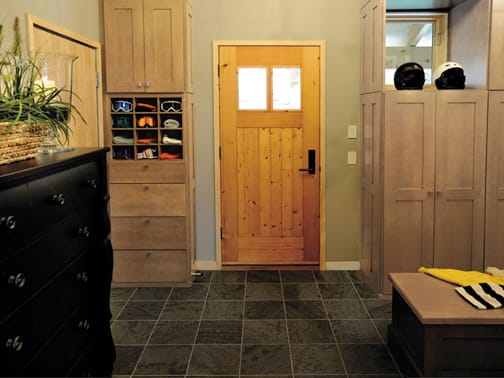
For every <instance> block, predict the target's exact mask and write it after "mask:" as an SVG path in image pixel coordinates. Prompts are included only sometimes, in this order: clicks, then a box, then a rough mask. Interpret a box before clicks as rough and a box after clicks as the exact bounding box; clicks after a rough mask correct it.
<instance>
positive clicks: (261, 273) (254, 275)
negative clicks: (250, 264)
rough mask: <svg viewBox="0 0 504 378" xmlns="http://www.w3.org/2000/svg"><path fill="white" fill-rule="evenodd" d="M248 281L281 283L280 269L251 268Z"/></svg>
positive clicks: (248, 272)
mask: <svg viewBox="0 0 504 378" xmlns="http://www.w3.org/2000/svg"><path fill="white" fill-rule="evenodd" d="M247 283H280V273H279V272H278V270H249V271H247Z"/></svg>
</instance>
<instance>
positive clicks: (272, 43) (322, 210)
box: [212, 40, 326, 270]
mask: <svg viewBox="0 0 504 378" xmlns="http://www.w3.org/2000/svg"><path fill="white" fill-rule="evenodd" d="M221 46H296V47H299V46H316V47H319V49H320V109H319V111H320V126H319V128H320V130H319V131H320V133H319V135H320V136H319V138H320V140H319V148H320V153H319V156H320V158H319V165H320V193H319V194H320V197H319V198H320V204H319V206H320V209H319V210H320V263H319V268H320V270H325V269H326V243H325V241H326V211H325V210H326V206H325V183H326V175H325V173H326V168H325V162H326V153H325V127H326V120H325V103H326V97H325V96H326V95H325V41H323V40H313V41H312V40H310V41H283V40H282V41H280V40H271V41H269V40H268V41H262V40H261V41H253V40H251V41H238V40H215V41H213V51H212V54H213V64H212V67H213V105H214V109H213V114H214V119H213V124H214V177H215V192H214V193H215V254H216V264H217V266H216V268H217V269H222V241H221V238H220V234H221V225H222V219H221V205H222V204H221V180H220V177H221V169H220V156H219V147H220V111H219V109H220V103H219V48H220V47H221Z"/></svg>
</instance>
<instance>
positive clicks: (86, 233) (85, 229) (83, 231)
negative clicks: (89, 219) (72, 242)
mask: <svg viewBox="0 0 504 378" xmlns="http://www.w3.org/2000/svg"><path fill="white" fill-rule="evenodd" d="M77 234H78V235H79V236H82V237H84V238H89V236H90V235H91V233H90V232H89V227H88V226H82V227H79V228H78V230H77Z"/></svg>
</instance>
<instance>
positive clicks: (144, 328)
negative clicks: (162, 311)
mask: <svg viewBox="0 0 504 378" xmlns="http://www.w3.org/2000/svg"><path fill="white" fill-rule="evenodd" d="M155 324H156V322H155V321H150V320H149V321H145V320H141V321H138V320H118V321H116V322H114V324H112V328H111V330H112V336H113V338H114V343H115V344H116V345H135V344H136V345H145V344H146V343H147V340H148V339H149V336H150V333H151V331H152V329H153V328H154V325H155Z"/></svg>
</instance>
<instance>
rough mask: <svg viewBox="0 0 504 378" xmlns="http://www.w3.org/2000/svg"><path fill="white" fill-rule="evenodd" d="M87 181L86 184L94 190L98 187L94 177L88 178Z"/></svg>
mask: <svg viewBox="0 0 504 378" xmlns="http://www.w3.org/2000/svg"><path fill="white" fill-rule="evenodd" d="M87 182H88V185H89V187H90V188H91V189H93V190H96V188H98V184H97V183H96V179H95V178H92V179H90V180H88V181H87Z"/></svg>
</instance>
